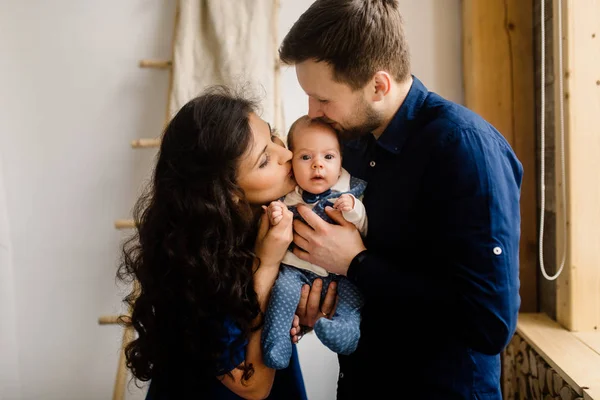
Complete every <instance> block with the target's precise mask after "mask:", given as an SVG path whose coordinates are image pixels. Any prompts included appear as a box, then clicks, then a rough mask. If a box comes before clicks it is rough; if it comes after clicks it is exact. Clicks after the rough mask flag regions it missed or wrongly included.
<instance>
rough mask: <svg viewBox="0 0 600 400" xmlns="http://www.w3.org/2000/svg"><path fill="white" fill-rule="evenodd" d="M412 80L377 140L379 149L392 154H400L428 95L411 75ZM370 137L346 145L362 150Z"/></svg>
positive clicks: (418, 81)
mask: <svg viewBox="0 0 600 400" xmlns="http://www.w3.org/2000/svg"><path fill="white" fill-rule="evenodd" d="M412 79H413V82H412V84H411V86H410V90H409V91H408V94H407V95H406V98H405V99H404V101H403V102H402V105H401V106H400V108H399V109H398V111H397V112H396V115H394V118H392V120H391V121H390V123H389V125H388V126H387V127H386V128H385V130H384V131H383V133H382V134H381V136H380V137H379V139H378V140H377V144H378V145H379V146H380V147H382V148H384V149H385V150H387V151H389V152H390V153H393V154H400V151H401V150H402V145H403V144H404V142H405V141H406V138H407V136H408V135H409V133H410V128H411V126H410V125H411V123H412V122H413V121H414V120H415V119H416V118H417V115H419V111H420V110H421V107H422V106H423V103H424V102H425V99H426V98H427V95H428V94H429V90H427V88H426V87H425V85H423V83H422V82H421V81H420V80H419V79H418V78H417V77H416V76H414V75H412ZM372 136H373V135H372V134H368V135H364V136H363V137H361V138H358V139H355V140H352V141H349V142H348V143H346V145H347V146H348V147H351V148H354V149H360V148H363V147H364V145H365V144H366V143H368V141H369V140H372Z"/></svg>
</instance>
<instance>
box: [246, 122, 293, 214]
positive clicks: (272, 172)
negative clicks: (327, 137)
mask: <svg viewBox="0 0 600 400" xmlns="http://www.w3.org/2000/svg"><path fill="white" fill-rule="evenodd" d="M249 120H250V129H251V130H252V140H251V141H250V147H249V148H248V150H247V151H246V153H245V154H244V155H243V156H242V158H241V160H240V163H239V166H238V178H237V183H238V185H239V186H240V187H241V188H242V189H243V190H244V193H245V194H246V199H247V200H248V202H249V203H250V204H254V205H260V204H268V203H269V202H271V201H273V200H277V199H279V198H280V197H282V196H284V195H286V194H287V193H289V192H291V191H292V190H293V189H294V187H295V185H296V182H295V181H294V177H293V174H292V152H291V151H289V150H288V149H286V148H285V145H284V144H283V142H282V141H281V139H279V138H278V137H277V136H275V135H274V134H273V132H272V131H271V128H270V126H269V124H267V123H266V122H265V121H263V120H262V119H261V118H260V117H258V116H257V115H256V114H254V113H252V114H250V118H249Z"/></svg>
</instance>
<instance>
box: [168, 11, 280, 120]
mask: <svg viewBox="0 0 600 400" xmlns="http://www.w3.org/2000/svg"><path fill="white" fill-rule="evenodd" d="M277 11H278V10H277V6H276V1H275V0H180V2H179V16H178V22H177V25H176V29H175V36H174V43H173V77H172V78H173V80H172V88H171V94H170V99H169V113H170V116H173V115H174V114H175V113H176V112H177V111H178V110H179V109H180V108H181V107H182V106H183V105H184V104H185V103H186V102H187V101H188V100H190V99H191V98H192V97H194V96H196V95H197V94H199V93H200V92H201V91H202V89H203V88H205V87H206V86H207V85H211V84H226V85H237V84H238V83H242V82H249V83H250V84H252V86H253V87H254V88H255V89H258V90H259V91H258V93H257V90H255V91H254V94H257V95H259V96H260V97H259V99H260V100H261V108H262V114H261V116H262V118H263V119H265V120H267V121H270V122H272V123H274V124H275V125H276V126H282V125H281V123H282V122H283V121H282V117H281V115H282V112H281V107H275V102H276V101H279V97H278V95H277V94H276V93H275V90H276V86H278V83H277V78H276V77H275V69H276V64H277V63H276V56H277V54H276V50H277V49H276V46H277V45H278V43H279V42H278V40H277V38H276V37H275V36H276V27H277V25H276V24H277V23H278V22H277V21H278V19H277V16H276V13H277ZM276 108H277V110H276ZM275 114H277V115H275Z"/></svg>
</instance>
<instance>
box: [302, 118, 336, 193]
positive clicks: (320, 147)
mask: <svg viewBox="0 0 600 400" xmlns="http://www.w3.org/2000/svg"><path fill="white" fill-rule="evenodd" d="M293 141H294V146H293V147H294V156H293V158H292V168H293V170H294V177H295V178H296V183H298V186H300V187H301V188H302V189H303V190H306V191H308V192H310V193H314V194H319V193H323V192H324V191H326V190H327V189H330V188H331V187H332V186H333V185H334V184H335V183H336V182H337V180H338V178H339V177H340V174H341V171H342V157H341V154H340V145H339V142H338V139H337V136H336V133H335V131H333V130H332V129H329V128H327V127H324V126H321V125H319V124H315V125H306V124H302V125H300V126H298V127H297V128H296V131H295V132H294V134H293Z"/></svg>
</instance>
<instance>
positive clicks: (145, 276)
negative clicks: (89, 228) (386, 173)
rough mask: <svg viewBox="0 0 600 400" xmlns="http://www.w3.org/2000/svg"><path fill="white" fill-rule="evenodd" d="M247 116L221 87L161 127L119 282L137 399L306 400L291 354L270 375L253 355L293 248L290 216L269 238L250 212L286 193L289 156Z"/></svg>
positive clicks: (251, 111)
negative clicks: (146, 384) (140, 395)
mask: <svg viewBox="0 0 600 400" xmlns="http://www.w3.org/2000/svg"><path fill="white" fill-rule="evenodd" d="M255 110H256V105H255V104H254V103H253V102H252V101H250V100H247V99H245V98H243V97H240V96H237V95H235V94H233V93H232V92H231V90H229V89H227V88H225V87H222V86H216V87H212V88H210V89H209V90H207V91H206V92H204V93H203V94H202V95H201V96H199V97H197V98H195V99H193V100H191V101H190V102H189V103H187V104H186V105H185V106H184V107H182V109H181V110H180V111H179V112H178V113H177V115H175V117H174V118H173V119H172V121H171V122H170V123H169V125H168V126H167V128H166V130H165V132H164V135H163V138H162V143H161V147H160V151H159V154H158V159H157V163H156V167H155V170H154V173H153V180H152V182H151V185H150V186H149V188H148V191H147V193H146V194H145V195H143V196H142V197H141V198H140V200H139V201H138V202H137V204H136V206H135V209H134V218H135V221H136V224H137V227H138V229H137V232H136V234H135V236H133V237H132V238H131V239H129V240H128V241H127V242H126V243H125V245H124V247H123V258H122V263H121V266H120V268H119V274H118V275H119V278H120V279H122V280H123V281H125V282H129V283H130V282H132V281H136V282H137V284H138V287H139V290H137V291H134V292H132V293H131V294H130V295H129V296H127V297H126V298H125V302H126V303H127V304H128V305H129V306H130V307H131V309H132V314H131V319H130V320H125V321H124V323H126V324H131V325H132V326H133V327H134V328H135V330H136V332H137V334H138V335H137V339H136V340H134V341H132V342H131V343H130V344H129V345H128V346H127V347H126V356H127V365H128V367H129V368H130V369H131V372H132V373H133V375H134V377H135V378H137V379H138V380H141V381H148V380H150V381H151V384H150V388H149V390H148V395H147V399H152V400H162V399H186V398H194V399H204V398H208V399H230V398H231V399H238V398H240V397H241V398H247V399H255V398H256V399H264V398H269V399H305V398H306V393H305V389H304V383H303V380H302V375H301V371H300V368H299V363H298V356H297V352H296V348H295V347H296V346H294V355H293V359H292V362H290V366H289V367H288V368H287V369H285V370H281V371H277V374H276V371H275V370H273V369H270V368H267V367H266V366H265V365H264V363H263V358H262V349H261V347H260V335H261V329H262V323H263V319H262V318H263V313H264V311H265V309H266V306H267V302H268V298H269V294H270V291H271V288H272V286H273V283H274V281H275V279H276V277H277V273H278V271H279V263H280V261H281V259H282V258H283V256H284V254H285V252H286V250H287V248H288V245H289V244H290V243H291V241H292V213H291V212H289V211H287V210H285V213H284V217H283V220H282V222H280V223H279V224H278V225H276V226H270V225H269V222H268V218H267V216H266V213H265V211H264V210H265V208H264V207H262V208H261V206H263V205H265V204H268V203H269V202H271V201H273V200H276V199H278V198H280V197H281V196H283V195H285V194H286V193H288V192H289V191H291V190H292V189H293V188H294V186H295V181H294V179H293V176H292V173H291V157H292V153H291V152H290V151H289V150H287V149H286V148H285V147H284V146H283V142H282V141H281V140H280V139H279V138H278V137H277V136H276V135H275V134H274V132H273V131H272V130H271V129H270V126H269V125H268V124H267V123H266V122H265V121H263V120H262V119H260V118H259V117H258V116H257V115H256V113H255ZM310 294H311V295H312V292H311V293H310ZM307 296H308V295H307V290H306V289H305V290H304V291H303V299H306V298H307ZM297 324H298V319H297V318H296V319H295V328H294V329H292V331H291V334H292V335H294V342H297V337H296V336H295V334H296V332H297V331H298V329H297ZM290 340H291V339H290ZM267 396H269V397H267Z"/></svg>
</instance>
